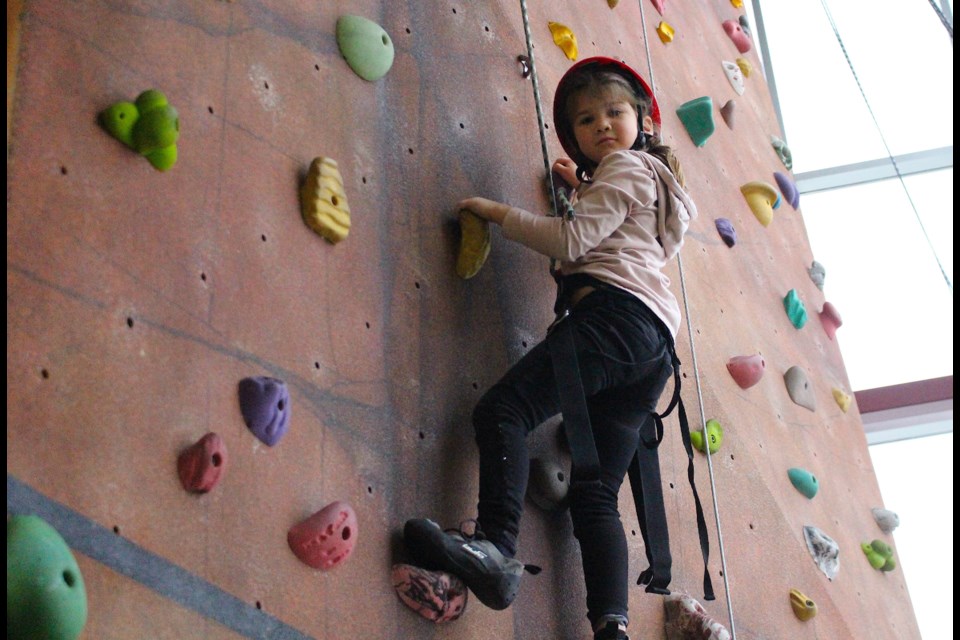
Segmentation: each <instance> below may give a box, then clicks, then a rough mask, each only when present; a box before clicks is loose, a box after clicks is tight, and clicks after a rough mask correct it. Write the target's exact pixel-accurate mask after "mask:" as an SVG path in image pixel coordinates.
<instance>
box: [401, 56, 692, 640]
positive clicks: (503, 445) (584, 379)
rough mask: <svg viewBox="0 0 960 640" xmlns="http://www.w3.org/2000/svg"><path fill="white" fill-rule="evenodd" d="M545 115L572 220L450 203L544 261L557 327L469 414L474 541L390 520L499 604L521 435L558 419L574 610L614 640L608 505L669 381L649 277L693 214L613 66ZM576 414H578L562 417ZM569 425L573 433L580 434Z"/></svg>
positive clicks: (644, 99) (589, 65)
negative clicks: (578, 600) (474, 471)
mask: <svg viewBox="0 0 960 640" xmlns="http://www.w3.org/2000/svg"><path fill="white" fill-rule="evenodd" d="M553 113H554V123H555V126H556V130H557V135H558V137H559V138H560V143H561V145H562V147H563V149H564V151H566V152H567V154H569V156H570V158H569V159H566V158H563V159H560V160H557V161H556V163H555V164H554V166H553V169H554V171H556V172H557V173H559V174H560V175H562V176H564V178H565V179H566V180H567V181H568V182H569V183H570V184H571V186H574V187H576V194H575V197H574V198H573V201H574V203H573V214H574V215H573V216H544V215H536V214H533V213H530V212H528V211H524V210H522V209H519V208H517V207H511V206H509V205H507V204H503V203H499V202H495V201H492V200H488V199H486V198H480V197H473V198H467V199H465V200H463V201H461V202H460V203H459V205H458V206H459V208H461V209H467V210H469V211H472V212H473V213H474V214H476V215H477V216H479V217H481V218H483V219H485V220H489V221H490V222H493V223H496V224H499V225H502V227H503V235H504V236H505V237H506V238H508V239H510V240H514V241H517V242H520V243H521V244H524V245H526V246H527V247H529V248H531V249H533V250H534V251H537V252H539V253H541V254H544V255H546V256H548V257H550V258H553V259H555V260H556V261H558V263H559V267H558V268H557V269H555V272H554V276H555V277H556V278H557V281H558V298H557V304H556V309H555V310H556V311H557V312H558V316H557V320H556V321H555V322H554V323H553V324H552V325H551V327H550V329H549V330H548V333H547V337H546V338H545V339H544V341H543V342H541V343H540V344H538V345H537V346H535V347H534V348H533V349H531V350H530V351H529V352H528V353H527V354H526V355H525V356H524V357H523V358H521V359H520V361H519V362H517V363H516V364H515V365H513V367H511V369H510V370H509V371H508V372H507V373H506V375H504V376H503V378H502V379H501V380H500V381H499V382H497V383H496V384H495V385H494V386H493V387H492V388H491V389H490V390H489V391H487V392H486V393H485V395H484V396H483V397H482V398H481V399H480V401H479V403H478V404H477V406H476V408H475V410H474V412H473V425H474V429H475V433H476V440H477V444H478V445H479V452H480V465H479V466H480V489H479V501H478V504H477V520H476V528H475V530H474V532H472V533H467V532H464V531H462V530H460V531H456V530H451V531H444V530H443V529H442V528H441V527H440V526H439V525H438V524H436V523H435V522H433V521H431V520H428V519H426V518H416V519H412V520H408V521H407V523H406V525H405V526H404V539H405V543H406V545H407V548H408V550H409V552H410V553H411V555H412V556H413V560H414V561H415V562H416V563H418V564H420V565H421V566H424V567H426V568H428V569H437V570H443V571H448V572H450V573H453V574H455V575H457V576H459V577H460V578H461V579H463V581H464V582H465V583H466V585H467V586H468V587H469V588H470V589H471V591H473V592H474V594H475V595H476V596H477V598H479V600H480V601H481V602H483V603H484V604H486V605H487V606H490V607H492V608H494V609H504V608H506V607H508V606H509V605H510V603H511V602H512V601H513V599H514V598H515V596H516V594H517V590H518V588H519V584H520V577H521V574H522V573H523V570H524V569H525V568H526V569H528V570H529V569H532V567H529V566H525V565H524V564H523V563H521V562H520V561H519V560H516V559H515V558H514V556H515V555H516V552H517V538H518V534H519V532H520V518H521V514H522V511H523V503H524V496H525V493H526V488H527V480H528V474H529V458H528V452H527V443H526V437H527V434H528V433H530V432H531V431H532V430H533V429H535V428H536V427H537V426H538V425H540V424H541V423H543V422H545V421H546V420H547V419H548V418H550V417H552V416H555V415H556V414H558V413H561V412H562V413H563V416H564V428H565V429H566V432H567V437H568V441H569V442H570V444H571V449H572V453H573V463H574V464H573V469H572V474H571V475H572V481H571V487H570V491H569V496H568V497H569V504H570V514H571V518H572V520H573V531H574V536H575V537H576V538H577V540H578V542H579V544H580V550H581V555H582V558H583V574H584V578H585V583H586V592H587V617H588V619H589V620H590V622H591V625H592V626H593V630H594V639H595V640H608V639H609V640H625V639H626V638H627V635H626V627H627V621H628V617H627V581H628V576H627V569H628V566H629V564H628V558H627V542H626V536H625V535H624V529H623V524H622V523H621V521H620V514H619V511H618V505H617V497H618V495H619V492H620V485H621V484H622V483H623V479H624V476H625V475H626V473H627V470H628V467H629V466H630V464H631V462H632V461H633V459H634V455H635V453H636V452H637V450H638V445H639V444H640V442H641V437H642V438H643V440H644V442H650V441H653V440H655V439H657V436H656V435H654V431H655V427H654V422H656V421H655V420H654V417H655V416H656V407H657V403H658V400H659V399H660V396H661V393H662V392H663V390H664V388H665V386H666V384H667V381H668V380H669V378H670V376H671V375H672V374H673V373H674V360H673V354H674V350H673V340H674V337H675V336H676V334H677V330H678V329H679V326H680V307H679V305H678V303H677V299H676V298H675V297H674V295H673V293H672V292H671V291H670V280H669V278H667V276H665V275H664V274H663V273H662V272H661V269H662V268H663V267H664V265H666V264H667V262H668V261H669V260H670V259H671V258H673V257H674V256H675V255H676V254H677V252H678V251H679V250H680V247H681V246H682V244H683V237H684V232H685V231H686V229H687V226H688V224H689V222H690V220H691V219H693V218H694V217H696V215H697V212H696V207H695V206H694V203H693V202H692V200H691V199H690V197H689V196H688V195H687V193H686V192H685V191H684V187H683V176H682V172H681V170H680V166H679V163H678V162H677V160H676V158H675V157H674V156H673V153H672V151H671V150H670V149H669V148H668V147H666V146H663V145H661V143H660V140H659V137H658V135H657V133H656V127H658V126H659V124H660V113H659V108H658V106H657V102H656V100H655V99H654V97H653V94H652V92H651V91H650V89H649V87H648V86H647V84H646V83H645V82H644V81H643V79H642V78H641V77H640V76H639V75H638V74H637V73H636V72H635V71H634V70H633V69H631V68H630V67H629V66H627V65H626V64H624V63H621V62H619V61H617V60H613V59H611V58H603V57H596V58H589V59H586V60H582V61H581V62H578V63H577V64H575V65H573V66H572V67H571V68H570V69H569V70H568V71H567V73H566V74H565V75H564V76H563V78H562V79H561V80H560V84H559V85H558V87H557V91H556V96H555V99H554V105H553ZM578 399H579V402H580V404H579V405H578ZM581 409H582V412H583V414H585V415H580V416H578V415H575V414H577V413H578V411H580V410H581ZM571 423H578V424H580V425H583V424H585V425H587V426H586V428H585V433H584V430H583V428H582V427H577V426H576V425H572V424H571ZM659 428H660V429H662V423H660V427H659ZM660 435H661V436H662V433H661V434H660ZM641 446H642V445H641ZM584 452H586V453H584ZM578 463H579V464H578ZM631 477H632V475H631ZM657 479H658V480H659V476H658V477H657ZM664 586H665V585H664ZM648 590H650V589H648ZM661 592H663V591H661Z"/></svg>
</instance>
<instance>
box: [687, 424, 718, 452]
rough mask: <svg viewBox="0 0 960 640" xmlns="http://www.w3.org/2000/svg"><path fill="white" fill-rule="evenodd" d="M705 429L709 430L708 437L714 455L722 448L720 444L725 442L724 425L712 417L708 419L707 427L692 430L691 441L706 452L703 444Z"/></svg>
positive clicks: (698, 448)
mask: <svg viewBox="0 0 960 640" xmlns="http://www.w3.org/2000/svg"><path fill="white" fill-rule="evenodd" d="M703 431H706V432H707V439H708V440H709V442H710V455H713V454H714V453H716V452H717V451H719V450H720V445H721V444H723V427H721V426H720V423H719V422H717V421H716V420H713V419H710V420H707V426H706V429H704V430H701V431H691V432H690V443H691V444H692V445H693V446H694V447H696V448H697V450H698V451H702V452H703V453H706V449H704V445H703Z"/></svg>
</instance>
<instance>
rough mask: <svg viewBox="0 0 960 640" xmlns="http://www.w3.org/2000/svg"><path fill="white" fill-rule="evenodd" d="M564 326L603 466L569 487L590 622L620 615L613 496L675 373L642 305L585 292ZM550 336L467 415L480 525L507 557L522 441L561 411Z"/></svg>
mask: <svg viewBox="0 0 960 640" xmlns="http://www.w3.org/2000/svg"><path fill="white" fill-rule="evenodd" d="M561 322H564V323H572V327H571V328H572V329H573V338H574V344H575V348H576V354H577V362H578V364H579V368H580V372H579V373H580V378H581V380H582V383H583V390H584V395H585V396H586V399H587V406H588V411H589V415H590V424H591V426H592V429H593V436H594V440H595V442H596V447H597V454H598V457H599V462H600V483H599V484H596V483H593V484H588V483H585V484H583V485H576V484H574V485H572V486H571V490H570V494H569V498H570V514H571V517H572V520H573V530H574V535H575V536H576V538H577V540H578V542H579V543H580V551H581V555H582V558H583V572H584V578H585V581H586V591H587V611H588V617H589V619H590V621H591V622H595V621H596V620H598V619H599V618H600V616H602V615H607V614H613V615H622V616H625V617H626V615H627V582H628V575H627V570H628V567H629V564H628V561H627V543H626V536H625V534H624V530H623V524H622V523H621V521H620V513H619V510H618V505H617V496H618V495H619V492H620V485H621V484H622V483H623V479H624V476H625V475H626V472H627V468H628V466H629V465H630V462H631V460H632V459H633V456H634V453H635V452H636V450H637V444H638V438H639V432H640V429H641V427H644V426H645V427H646V428H645V433H651V432H652V431H650V427H651V426H652V420H653V414H654V412H655V410H656V407H657V402H658V400H659V398H660V395H661V394H662V392H663V390H664V387H665V386H666V383H667V381H668V380H669V378H670V376H671V375H672V374H673V365H672V360H671V356H670V346H669V344H668V341H667V338H666V337H665V334H666V333H667V331H666V327H664V325H663V323H662V321H661V320H660V319H659V318H657V317H656V315H654V313H653V312H652V311H650V310H649V309H648V308H647V307H646V305H644V304H643V303H642V302H641V301H639V300H638V299H637V298H635V297H634V296H632V295H630V294H629V293H626V292H622V291H619V290H616V289H612V288H604V289H598V290H596V291H594V292H592V293H590V294H589V295H587V296H586V297H585V298H584V299H583V300H581V301H580V303H579V304H577V305H576V307H574V308H573V310H572V311H571V313H570V315H569V316H568V317H566V318H565V319H564V320H562V321H561ZM557 335H558V332H557V331H552V332H550V333H549V334H548V335H547V337H546V338H545V339H544V341H543V342H541V343H540V344H538V345H537V346H535V347H534V348H533V349H531V350H530V352H528V353H527V354H526V355H525V356H524V357H523V358H522V359H521V360H520V361H519V362H517V363H516V364H515V365H514V366H513V367H512V368H511V369H510V370H509V371H508V372H507V373H506V375H504V376H503V378H502V379H501V380H500V381H499V382H497V383H496V384H495V385H494V386H493V387H492V388H491V389H490V390H489V391H487V392H486V394H484V396H483V397H482V398H481V399H480V401H479V403H478V404H477V406H476V408H475V410H474V413H473V424H474V428H475V431H476V439H477V444H478V445H479V449H480V497H479V503H478V506H477V514H478V517H477V520H478V523H479V525H480V528H481V529H482V531H483V532H484V534H486V536H487V537H488V538H489V539H490V540H492V541H493V542H494V543H495V544H496V545H497V546H498V547H500V548H501V550H502V551H504V553H506V554H507V555H510V556H513V555H515V553H516V550H517V549H516V547H517V535H518V533H519V530H520V517H521V514H522V511H523V501H524V496H525V493H526V488H527V479H528V474H529V457H528V451H527V442H526V437H527V434H529V433H530V431H532V430H533V429H535V428H536V427H537V426H538V425H540V424H542V423H543V422H544V421H546V420H547V419H548V418H551V417H552V416H555V415H557V413H559V412H560V398H559V394H558V392H557V385H556V383H555V380H554V372H553V359H552V357H551V353H550V350H551V349H557V348H559V344H560V342H559V340H558V339H557ZM648 422H650V423H651V424H647V423H648ZM645 437H647V438H649V437H650V436H649V435H645ZM572 475H573V476H574V477H576V475H577V473H576V469H574V470H573V474H572Z"/></svg>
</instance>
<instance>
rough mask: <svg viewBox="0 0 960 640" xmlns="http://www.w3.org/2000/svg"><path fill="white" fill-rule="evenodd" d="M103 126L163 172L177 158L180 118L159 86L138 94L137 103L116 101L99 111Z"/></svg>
mask: <svg viewBox="0 0 960 640" xmlns="http://www.w3.org/2000/svg"><path fill="white" fill-rule="evenodd" d="M99 120H100V125H101V126H102V127H103V128H104V129H106V130H107V133H109V134H110V135H112V136H113V137H114V138H116V139H117V140H119V141H120V142H122V143H123V144H125V145H127V146H128V147H130V148H131V149H133V150H134V151H136V152H137V153H139V154H141V155H143V156H145V157H146V158H147V160H148V161H149V162H150V164H152V165H153V166H154V168H156V169H158V170H160V171H166V170H167V169H169V168H170V167H172V166H173V165H174V163H175V162H176V161H177V140H178V139H179V137H180V117H179V115H178V114H177V110H176V109H174V108H173V107H172V106H170V104H169V103H168V102H167V97H166V96H165V95H163V94H162V93H160V92H159V91H157V90H156V89H148V90H146V91H144V92H143V93H141V94H140V95H139V96H137V99H136V102H125V101H124V102H117V103H115V104H112V105H110V106H109V107H107V108H106V109H104V110H103V111H101V112H100V116H99Z"/></svg>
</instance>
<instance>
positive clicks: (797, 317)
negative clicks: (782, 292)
mask: <svg viewBox="0 0 960 640" xmlns="http://www.w3.org/2000/svg"><path fill="white" fill-rule="evenodd" d="M783 308H784V309H785V310H786V312H787V317H788V318H790V322H792V323H793V326H795V327H796V328H797V329H802V328H803V325H805V324H807V309H806V307H804V306H803V301H802V300H800V295H799V294H798V293H797V290H796V289H790V291H788V292H787V295H786V296H784V298H783Z"/></svg>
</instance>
